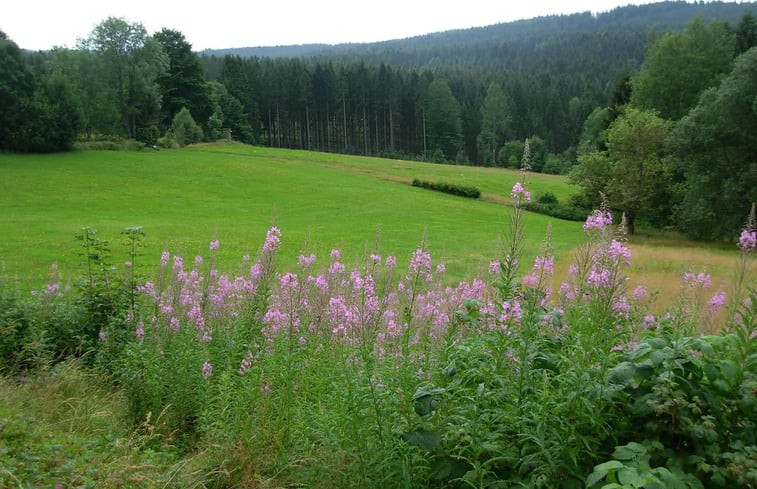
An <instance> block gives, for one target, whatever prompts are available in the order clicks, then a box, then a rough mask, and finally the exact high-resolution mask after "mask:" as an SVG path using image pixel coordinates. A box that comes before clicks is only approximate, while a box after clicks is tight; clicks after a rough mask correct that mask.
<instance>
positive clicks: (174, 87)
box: [153, 28, 213, 144]
mask: <svg viewBox="0 0 757 489" xmlns="http://www.w3.org/2000/svg"><path fill="white" fill-rule="evenodd" d="M153 39H155V41H157V42H158V43H159V44H160V45H161V47H162V48H163V52H164V53H165V55H166V56H167V57H168V67H167V69H166V70H165V72H163V73H161V74H159V75H158V77H157V78H156V79H155V83H157V85H158V87H159V88H160V96H161V104H160V109H161V119H162V120H161V126H162V127H163V128H167V127H168V126H169V125H170V123H171V121H172V120H173V118H174V117H175V115H176V114H177V113H179V112H180V111H181V110H182V109H183V108H186V109H187V110H189V111H190V112H191V113H193V114H194V115H195V117H197V120H199V121H206V120H207V119H208V118H209V117H210V116H211V114H212V113H213V107H212V103H211V100H210V91H209V87H208V86H207V84H206V82H205V73H204V72H203V69H202V64H201V63H200V57H199V56H198V55H197V54H196V53H194V52H192V45H191V44H189V43H188V42H187V41H186V39H185V38H184V35H183V34H182V33H181V32H179V31H176V30H173V29H165V28H164V29H162V30H160V31H159V32H156V33H155V34H154V35H153ZM182 144H183V143H182Z"/></svg>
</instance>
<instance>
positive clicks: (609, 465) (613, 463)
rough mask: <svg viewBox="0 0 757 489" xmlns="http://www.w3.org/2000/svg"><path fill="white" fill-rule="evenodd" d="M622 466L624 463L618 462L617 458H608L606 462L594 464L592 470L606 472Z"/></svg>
mask: <svg viewBox="0 0 757 489" xmlns="http://www.w3.org/2000/svg"><path fill="white" fill-rule="evenodd" d="M623 467H625V465H623V464H622V463H621V462H618V461H617V460H610V461H608V462H605V463H603V464H599V465H597V466H595V467H594V471H595V472H596V471H598V470H601V471H604V472H605V473H607V472H609V471H611V470H617V469H622V468H623Z"/></svg>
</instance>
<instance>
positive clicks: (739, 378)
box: [595, 293, 757, 487]
mask: <svg viewBox="0 0 757 489" xmlns="http://www.w3.org/2000/svg"><path fill="white" fill-rule="evenodd" d="M754 298H755V297H754V293H752V295H751V296H750V298H749V302H748V305H746V306H744V308H743V310H742V314H741V315H740V317H741V321H740V322H737V323H734V324H733V328H734V331H733V332H731V333H727V334H724V335H722V336H718V337H704V338H675V337H673V336H672V335H671V331H670V330H669V331H668V333H667V334H666V335H665V336H663V337H662V338H653V339H648V340H646V341H643V342H641V343H640V344H639V345H638V347H636V348H635V349H634V350H633V351H632V352H630V353H629V354H628V355H624V356H623V357H622V358H621V362H620V363H619V364H618V365H617V366H616V367H614V368H613V369H612V370H610V371H609V373H608V375H609V377H610V379H611V381H612V382H613V383H616V384H618V385H620V386H621V387H622V389H621V390H619V391H618V392H617V393H616V394H614V400H615V402H616V406H617V409H619V410H620V412H621V413H622V417H623V419H625V422H626V423H627V428H626V430H625V433H623V435H622V436H621V437H620V438H621V439H632V440H644V441H645V443H646V444H647V448H646V451H648V452H649V455H646V458H647V460H649V458H650V457H652V458H653V459H654V460H657V461H659V462H660V463H664V465H665V466H667V467H668V468H669V469H670V470H671V471H672V472H673V474H674V475H677V476H679V477H681V476H683V475H684V474H690V475H688V478H689V480H690V481H701V482H696V483H692V482H689V484H693V485H689V487H734V486H739V487H748V486H750V485H754V484H755V483H757V476H755V474H757V472H755V469H757V465H755V461H754V453H755V452H754V450H755V446H756V445H755V444H756V443H757V440H756V439H755V435H754V433H755V424H756V423H757V419H756V418H755V416H754V411H755V400H754V389H755V387H756V386H757V368H756V367H757V363H756V362H757V350H755V344H754V341H753V338H752V336H753V334H754V331H755V323H754V319H755V317H756V315H755V312H757V310H755V306H754V304H753V302H752V301H753V300H754ZM663 328H665V326H663ZM616 458H618V456H617V454H616ZM595 470H596V469H595ZM668 473H670V472H668ZM633 487H639V486H633Z"/></svg>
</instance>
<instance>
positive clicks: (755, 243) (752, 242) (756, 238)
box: [739, 229, 757, 251]
mask: <svg viewBox="0 0 757 489" xmlns="http://www.w3.org/2000/svg"><path fill="white" fill-rule="evenodd" d="M755 247H757V231H750V230H748V229H744V230H743V231H741V236H739V248H741V249H742V250H744V251H750V250H754V249H755Z"/></svg>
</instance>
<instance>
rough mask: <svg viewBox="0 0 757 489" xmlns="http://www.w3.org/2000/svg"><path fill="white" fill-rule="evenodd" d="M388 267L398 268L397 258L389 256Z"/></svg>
mask: <svg viewBox="0 0 757 489" xmlns="http://www.w3.org/2000/svg"><path fill="white" fill-rule="evenodd" d="M386 266H387V267H389V268H394V267H396V266H397V257H395V256H392V255H389V256H387V257H386Z"/></svg>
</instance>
